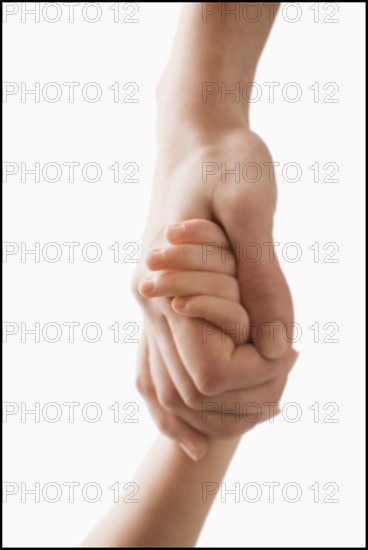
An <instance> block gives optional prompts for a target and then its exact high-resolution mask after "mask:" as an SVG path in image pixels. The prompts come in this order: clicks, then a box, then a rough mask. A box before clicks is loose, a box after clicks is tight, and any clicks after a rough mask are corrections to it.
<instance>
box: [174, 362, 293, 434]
mask: <svg viewBox="0 0 368 550" xmlns="http://www.w3.org/2000/svg"><path fill="white" fill-rule="evenodd" d="M287 376H288V368H285V369H284V370H283V371H282V372H280V374H279V375H278V376H277V377H276V378H275V379H273V380H271V381H270V382H267V383H266V384H262V385H260V386H256V387H255V388H251V389H249V390H243V391H241V392H228V393H227V394H226V393H225V394H223V395H221V396H218V397H214V398H207V399H204V400H203V404H202V408H201V411H189V410H185V409H183V410H181V411H180V415H181V417H182V418H183V419H184V420H186V421H187V422H190V424H191V425H192V426H193V427H195V428H196V429H197V430H199V431H201V432H202V433H206V434H207V435H208V436H209V437H224V438H225V437H236V436H240V435H241V434H243V433H245V432H247V431H248V430H250V429H251V428H252V427H254V426H255V425H256V424H258V423H260V422H264V421H266V420H271V421H272V419H273V417H274V416H276V415H278V414H279V413H280V398H281V395H282V392H283V390H284V388H285V385H286V382H287ZM229 395H231V396H232V397H231V398H230V397H228V396H229Z"/></svg>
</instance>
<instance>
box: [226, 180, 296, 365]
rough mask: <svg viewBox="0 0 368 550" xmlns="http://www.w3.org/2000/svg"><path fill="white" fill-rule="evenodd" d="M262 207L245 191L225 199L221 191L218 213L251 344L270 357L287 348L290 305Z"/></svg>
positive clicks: (268, 220) (269, 223) (269, 218)
mask: <svg viewBox="0 0 368 550" xmlns="http://www.w3.org/2000/svg"><path fill="white" fill-rule="evenodd" d="M257 185H258V184H257ZM228 195H229V194H228ZM257 198H258V199H259V196H258V197H257ZM263 208H264V206H263V204H262V201H260V200H254V201H252V200H251V198H250V197H249V192H248V193H244V194H243V195H239V194H237V195H236V196H235V197H229V198H228V201H227V203H226V197H225V195H224V201H222V203H221V211H219V213H218V215H219V218H220V220H221V223H222V224H223V225H224V227H226V232H227V234H228V237H229V240H230V243H231V245H232V247H233V249H234V250H235V251H236V260H237V267H238V282H239V287H240V295H241V302H242V304H243V305H244V307H245V309H246V310H247V312H248V315H249V317H250V319H251V321H252V323H254V336H253V340H254V343H255V346H256V347H257V349H258V350H259V352H260V353H261V354H262V355H263V356H264V357H266V358H270V359H273V358H278V357H282V356H283V355H284V354H286V353H287V351H288V350H290V348H291V338H290V334H288V335H286V331H287V327H290V326H291V324H292V321H293V307H292V301H291V295H290V290H289V287H288V285H287V282H286V279H285V277H284V275H283V273H282V271H281V268H280V265H279V263H278V261H277V258H276V255H275V251H274V245H273V239H272V215H273V212H269V211H268V210H267V209H266V208H265V210H263Z"/></svg>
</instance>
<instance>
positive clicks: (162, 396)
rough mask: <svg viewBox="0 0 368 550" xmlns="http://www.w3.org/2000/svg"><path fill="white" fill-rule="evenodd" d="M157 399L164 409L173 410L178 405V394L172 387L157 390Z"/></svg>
mask: <svg viewBox="0 0 368 550" xmlns="http://www.w3.org/2000/svg"><path fill="white" fill-rule="evenodd" d="M157 399H158V402H159V403H160V405H161V407H162V408H163V409H165V411H168V412H173V411H175V410H176V409H177V406H178V401H179V398H178V394H177V393H176V391H175V390H174V389H173V388H165V389H161V390H159V391H158V392H157Z"/></svg>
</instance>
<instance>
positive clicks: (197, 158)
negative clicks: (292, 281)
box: [133, 128, 295, 457]
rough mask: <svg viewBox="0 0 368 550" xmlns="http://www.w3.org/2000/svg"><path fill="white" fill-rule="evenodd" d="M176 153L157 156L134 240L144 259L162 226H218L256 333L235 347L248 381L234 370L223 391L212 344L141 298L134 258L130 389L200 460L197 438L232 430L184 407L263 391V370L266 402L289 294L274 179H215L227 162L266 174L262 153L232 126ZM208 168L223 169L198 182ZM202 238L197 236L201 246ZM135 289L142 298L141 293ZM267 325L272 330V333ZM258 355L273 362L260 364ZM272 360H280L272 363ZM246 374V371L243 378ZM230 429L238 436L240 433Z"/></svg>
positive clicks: (279, 376)
mask: <svg viewBox="0 0 368 550" xmlns="http://www.w3.org/2000/svg"><path fill="white" fill-rule="evenodd" d="M183 157H184V158H180V155H178V154H177V153H176V154H175V155H173V152H172V151H167V150H166V151H164V152H163V154H162V156H160V157H159V162H158V166H157V172H156V181H155V186H154V191H153V199H152V207H151V212H150V216H149V219H148V223H147V228H146V231H145V234H144V237H143V258H144V257H145V255H146V253H147V252H148V250H149V249H151V248H161V247H162V246H163V245H164V244H165V236H164V234H165V228H166V226H167V225H169V224H172V223H175V222H177V221H180V220H186V219H192V218H202V219H204V220H211V219H216V220H218V221H219V222H220V223H221V224H222V226H223V228H224V230H225V232H226V234H227V235H228V236H229V239H230V242H231V243H232V245H233V248H234V250H235V251H236V250H237V249H238V251H239V252H238V254H237V261H238V278H239V284H240V290H241V299H242V302H243V304H244V305H245V307H246V309H247V310H248V312H249V315H250V320H251V322H252V323H255V324H254V325H253V328H256V329H257V330H256V335H257V336H258V335H259V333H260V330H262V335H261V337H260V338H257V341H256V342H255V347H254V346H252V345H250V344H247V345H245V346H240V347H239V350H242V349H245V350H246V354H243V355H242V357H241V361H240V362H239V363H238V370H239V365H240V364H241V363H243V364H245V365H246V366H247V368H248V376H247V375H246V374H245V372H244V371H241V372H242V373H243V382H241V379H240V377H238V378H233V387H231V386H229V378H227V377H226V376H225V377H224V376H223V374H224V373H226V369H225V368H224V367H226V363H224V358H223V356H221V355H219V354H216V353H214V349H215V347H214V344H213V341H209V342H208V343H207V345H205V344H206V343H203V342H202V330H201V327H199V326H198V325H196V323H195V322H194V320H193V319H183V318H180V317H179V316H177V315H176V314H175V313H174V312H173V311H172V309H171V307H170V304H169V303H168V300H167V299H166V300H165V299H161V298H157V299H154V300H148V299H144V298H142V296H141V295H140V293H139V292H138V291H137V287H138V284H139V283H140V281H141V280H142V279H144V278H145V277H146V276H147V275H149V271H148V268H147V267H146V266H145V265H144V263H143V262H140V264H139V267H138V270H137V273H136V276H135V279H134V282H133V288H134V290H135V292H136V296H137V298H138V300H139V301H140V303H141V305H142V307H143V309H144V311H145V318H146V325H145V332H146V336H145V341H144V343H143V345H142V353H141V359H140V361H139V364H140V369H139V376H138V387H139V389H140V391H141V392H142V393H143V395H144V396H145V397H146V399H147V401H148V402H149V404H150V407H151V410H152V412H153V415H154V416H155V418H156V421H157V423H158V425H159V427H160V428H161V431H163V432H164V433H166V434H167V435H169V436H170V437H172V438H174V439H177V440H178V441H180V442H181V443H182V444H184V445H185V446H186V448H189V449H191V451H192V452H191V454H192V456H195V457H200V456H203V454H205V452H206V438H205V436H204V435H203V433H206V434H207V435H220V436H222V437H224V436H225V435H226V434H225V433H224V430H226V429H228V432H229V435H234V429H233V428H234V427H233V428H227V427H226V426H228V425H229V423H224V422H221V420H220V421H218V422H217V428H216V427H215V428H213V423H207V424H206V425H204V423H203V422H198V414H197V417H196V418H194V416H193V411H196V412H197V413H198V407H199V406H200V407H202V406H203V397H204V396H206V394H207V395H208V394H209V395H212V396H213V395H214V394H217V399H218V400H219V401H218V402H221V400H222V401H224V399H225V397H226V399H227V400H226V402H227V403H231V402H233V403H235V402H239V395H238V391H239V390H240V391H241V390H242V389H246V390H247V391H248V390H249V387H250V386H255V387H259V388H260V391H261V392H262V384H264V382H265V380H264V372H265V370H267V373H268V374H269V376H270V378H269V379H268V383H270V382H271V381H272V380H274V381H275V382H274V383H275V392H274V393H273V401H277V400H278V398H279V396H280V394H281V392H282V389H283V386H284V384H285V381H286V375H287V372H288V370H289V368H290V365H291V364H292V363H293V362H294V360H295V356H294V354H293V352H291V353H288V352H289V351H290V344H289V342H288V341H287V340H285V339H283V338H282V333H281V336H280V331H281V327H280V326H277V325H276V326H275V325H269V324H268V323H272V322H274V321H278V322H280V321H281V322H282V325H283V326H284V325H286V324H288V323H290V322H292V306H291V299H290V293H289V290H288V287H287V284H286V282H285V279H284V277H283V275H282V273H281V270H280V268H279V265H278V263H277V262H276V261H275V259H274V257H273V255H272V244H271V243H272V218H273V213H274V209H275V199H276V193H275V183H274V181H272V178H270V177H269V170H268V169H267V170H265V169H262V176H261V178H260V179H258V181H256V182H254V181H251V179H250V178H248V179H244V178H238V177H237V176H236V174H235V175H233V178H229V177H224V172H223V170H224V167H227V170H230V167H232V169H233V167H234V165H235V163H238V165H239V167H246V166H249V165H250V163H253V164H254V163H255V164H256V165H257V166H260V167H261V168H263V167H264V166H266V167H268V168H269V167H270V166H271V164H270V163H271V158H270V156H269V153H268V151H267V148H266V147H265V145H264V144H263V142H262V141H261V140H260V139H259V138H258V137H257V136H255V135H254V134H253V133H251V132H249V131H247V130H244V129H243V128H241V129H239V130H237V131H232V132H230V133H229V134H226V135H225V136H222V138H221V140H216V141H215V140H214V143H212V142H211V143H204V144H200V146H197V147H195V148H192V150H191V152H190V153H188V152H187V151H184V154H183ZM209 166H211V167H212V168H213V167H215V168H216V166H217V167H223V168H222V170H221V168H220V170H217V171H216V172H215V171H214V170H212V171H213V172H214V173H213V174H212V175H211V177H205V175H206V174H207V176H208V167H209ZM206 170H207V172H206ZM241 171H242V172H243V173H247V172H246V171H244V170H241ZM207 240H208V239H207V238H206V234H205V233H204V234H203V241H204V242H206V241H207ZM250 242H251V243H256V245H257V246H256V247H255V248H256V249H257V250H259V249H260V250H261V251H262V254H261V256H260V258H259V259H258V261H253V259H254V258H253V256H251V255H250V254H248V253H243V251H244V250H245V249H246V250H248V249H249V246H248V247H247V243H250ZM270 260H271V261H270ZM141 292H143V294H144V290H143V287H141ZM270 327H275V330H274V332H272V331H271V330H270ZM254 334H255V333H253V337H254ZM179 335H180V336H179ZM272 339H273V340H274V341H273V342H272V341H271V340H272ZM188 342H190V345H189V346H188ZM199 348H200V351H199ZM221 349H222V348H221ZM242 353H243V352H242ZM261 353H262V354H263V356H265V357H272V358H273V359H274V361H271V360H267V359H265V358H264V357H263V358H262V356H261ZM276 357H284V359H279V360H277V359H276ZM262 366H263V368H262ZM249 371H252V373H253V377H251V380H250V379H249ZM219 373H221V374H219ZM163 389H164V391H163ZM232 390H237V392H235V393H237V395H235V394H233V395H229V394H230V393H231V391H232ZM225 392H226V393H227V395H226V396H225ZM243 397H244V396H243ZM263 397H264V401H269V400H270V393H269V388H268V387H267V388H266V390H265V393H264V396H263ZM258 398H259V399H262V394H261V395H260V394H258ZM236 399H237V401H236ZM207 401H208V400H207ZM248 401H249V400H248ZM241 402H244V399H241ZM259 402H262V401H259ZM220 423H221V425H220V429H219V424H220ZM235 428H236V429H237V430H239V428H240V427H239V426H236V427H235ZM242 429H243V430H244V431H245V429H249V424H248V426H247V427H245V426H244V425H243V424H242Z"/></svg>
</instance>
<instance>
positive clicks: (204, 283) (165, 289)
mask: <svg viewBox="0 0 368 550" xmlns="http://www.w3.org/2000/svg"><path fill="white" fill-rule="evenodd" d="M138 290H139V292H140V293H141V295H142V296H143V297H145V298H155V297H159V296H161V297H162V296H167V297H173V296H188V295H194V294H205V295H209V296H218V297H219V298H225V299H227V300H233V301H235V302H238V301H239V287H238V283H237V281H236V279H235V278H234V277H231V276H230V275H225V274H223V273H211V272H206V271H166V272H160V274H159V275H157V276H156V277H146V278H145V279H142V281H140V283H139V286H138Z"/></svg>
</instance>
